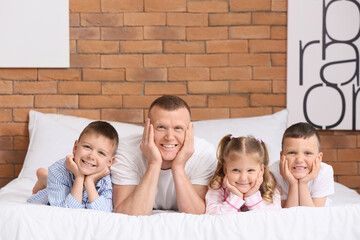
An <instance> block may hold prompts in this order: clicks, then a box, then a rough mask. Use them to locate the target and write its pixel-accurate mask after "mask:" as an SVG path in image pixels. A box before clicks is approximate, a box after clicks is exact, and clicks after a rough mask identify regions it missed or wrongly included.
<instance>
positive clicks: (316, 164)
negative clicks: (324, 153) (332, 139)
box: [299, 156, 321, 183]
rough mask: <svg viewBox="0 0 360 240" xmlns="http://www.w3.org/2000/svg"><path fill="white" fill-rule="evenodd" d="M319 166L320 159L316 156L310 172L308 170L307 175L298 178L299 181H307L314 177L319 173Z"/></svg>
mask: <svg viewBox="0 0 360 240" xmlns="http://www.w3.org/2000/svg"><path fill="white" fill-rule="evenodd" d="M320 167H321V159H320V157H319V156H317V157H316V159H315V160H314V161H313V164H312V169H311V172H309V174H308V175H306V176H305V177H304V178H302V179H300V180H299V181H300V182H301V183H308V182H310V181H311V180H313V179H314V178H316V177H317V176H318V174H319V171H320Z"/></svg>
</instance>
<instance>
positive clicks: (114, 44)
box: [77, 40, 120, 53]
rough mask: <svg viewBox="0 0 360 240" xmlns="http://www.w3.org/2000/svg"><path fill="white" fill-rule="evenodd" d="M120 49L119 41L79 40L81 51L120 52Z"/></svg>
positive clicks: (78, 46)
mask: <svg viewBox="0 0 360 240" xmlns="http://www.w3.org/2000/svg"><path fill="white" fill-rule="evenodd" d="M119 50H120V47H119V42H118V41H99V40H78V41H77V51H78V52H79V53H118V52H119Z"/></svg>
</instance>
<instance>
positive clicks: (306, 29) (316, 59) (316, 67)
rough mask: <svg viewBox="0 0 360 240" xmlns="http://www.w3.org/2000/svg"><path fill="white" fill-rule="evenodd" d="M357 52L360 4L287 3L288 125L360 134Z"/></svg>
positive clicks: (330, 0)
mask: <svg viewBox="0 0 360 240" xmlns="http://www.w3.org/2000/svg"><path fill="white" fill-rule="evenodd" d="M359 48H360V3H359V1H357V0H301V1H300V0H289V1H288V56H287V108H288V110H289V118H288V125H291V124H293V123H295V122H300V121H306V122H309V123H311V124H312V125H313V126H314V127H316V128H318V129H347V130H359V129H360V94H359V92H360V86H359V81H360V80H359Z"/></svg>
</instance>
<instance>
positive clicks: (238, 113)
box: [230, 107, 272, 118]
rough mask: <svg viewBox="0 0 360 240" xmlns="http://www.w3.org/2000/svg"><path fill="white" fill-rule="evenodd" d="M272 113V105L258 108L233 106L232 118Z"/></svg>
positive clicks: (231, 110)
mask: <svg viewBox="0 0 360 240" xmlns="http://www.w3.org/2000/svg"><path fill="white" fill-rule="evenodd" d="M270 114H272V109H271V107H257V108H248V107H245V108H231V109H230V117H231V118H245V117H257V116H264V115H270Z"/></svg>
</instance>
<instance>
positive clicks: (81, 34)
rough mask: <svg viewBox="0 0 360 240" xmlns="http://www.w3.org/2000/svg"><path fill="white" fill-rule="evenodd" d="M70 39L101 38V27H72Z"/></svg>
mask: <svg viewBox="0 0 360 240" xmlns="http://www.w3.org/2000/svg"><path fill="white" fill-rule="evenodd" d="M70 39H71V40H78V39H94V40H97V39H100V28H99V27H85V28H81V27H70Z"/></svg>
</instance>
